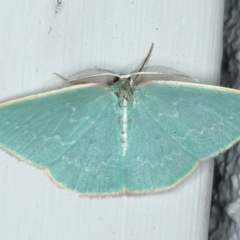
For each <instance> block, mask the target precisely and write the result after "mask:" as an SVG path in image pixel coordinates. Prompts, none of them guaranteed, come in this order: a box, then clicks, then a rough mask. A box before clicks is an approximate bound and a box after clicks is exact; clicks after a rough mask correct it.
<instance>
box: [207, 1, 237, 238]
mask: <svg viewBox="0 0 240 240" xmlns="http://www.w3.org/2000/svg"><path fill="white" fill-rule="evenodd" d="M223 39H224V42H223V46H224V49H223V61H222V76H221V85H222V86H226V87H232V88H236V89H240V1H239V0H226V2H225V19H224V38H223ZM209 239H210V240H239V239H240V144H237V145H235V146H234V147H233V148H232V149H230V150H229V151H228V152H226V153H225V154H222V155H221V156H219V157H218V158H217V159H216V161H215V170H214V183H213V194H212V206H211V218H210V227H209Z"/></svg>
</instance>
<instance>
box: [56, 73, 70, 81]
mask: <svg viewBox="0 0 240 240" xmlns="http://www.w3.org/2000/svg"><path fill="white" fill-rule="evenodd" d="M53 74H55V75H56V76H57V77H59V78H60V79H62V80H63V81H64V82H68V79H67V78H65V77H63V76H61V75H60V74H58V73H55V72H54V73H53Z"/></svg>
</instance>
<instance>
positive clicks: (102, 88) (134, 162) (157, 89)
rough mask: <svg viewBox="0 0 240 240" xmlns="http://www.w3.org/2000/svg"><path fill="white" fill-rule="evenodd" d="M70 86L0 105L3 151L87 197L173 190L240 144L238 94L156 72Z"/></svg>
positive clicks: (76, 78) (91, 74)
mask: <svg viewBox="0 0 240 240" xmlns="http://www.w3.org/2000/svg"><path fill="white" fill-rule="evenodd" d="M61 78H63V77H61ZM63 79H64V80H65V81H66V82H67V83H71V84H73V85H74V86H71V87H67V88H64V89H58V90H54V91H50V92H47V93H41V94H37V95H33V96H28V97H23V98H20V99H16V100H12V101H9V102H6V103H2V104H0V147H1V148H2V149H3V150H4V151H6V152H8V153H10V154H11V155H13V156H15V157H17V158H18V159H21V160H23V161H26V162H28V163H30V164H33V165H35V166H37V167H39V168H42V169H44V170H45V171H47V172H48V174H49V175H50V176H51V178H52V179H53V180H54V181H55V182H56V183H57V184H59V185H60V186H64V187H66V188H68V189H71V190H73V191H76V192H78V193H80V194H83V195H108V194H109V195H112V194H121V193H126V192H129V193H148V192H156V191H161V190H163V189H169V188H171V187H173V186H175V185H176V184H178V183H179V182H181V181H182V180H183V179H184V178H186V177H187V176H188V175H189V174H190V173H191V172H192V171H193V170H194V169H195V168H196V167H197V165H198V164H199V163H200V162H201V161H202V160H206V159H209V158H211V157H214V156H217V155H218V154H219V153H221V152H223V151H225V150H226V149H228V148H230V147H231V146H232V145H233V144H235V143H236V142H237V141H239V140H240V91H237V90H232V89H228V88H223V87H215V86H207V85H202V84H196V83H192V81H194V79H192V78H191V77H189V76H187V75H185V74H183V73H181V72H179V71H176V70H174V69H171V68H166V67H159V66H152V67H145V68H141V70H140V71H137V72H134V73H132V74H129V75H119V74H116V73H113V72H111V71H108V70H103V69H89V70H85V71H82V72H78V73H75V74H73V75H71V76H70V77H68V78H67V79H65V78H63ZM86 82H92V83H86ZM83 83H85V84H83Z"/></svg>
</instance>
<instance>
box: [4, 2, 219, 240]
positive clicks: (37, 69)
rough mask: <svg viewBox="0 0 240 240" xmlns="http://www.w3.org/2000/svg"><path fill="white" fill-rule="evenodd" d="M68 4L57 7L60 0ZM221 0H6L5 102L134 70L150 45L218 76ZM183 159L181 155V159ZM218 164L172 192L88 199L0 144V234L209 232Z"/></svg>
mask: <svg viewBox="0 0 240 240" xmlns="http://www.w3.org/2000/svg"><path fill="white" fill-rule="evenodd" d="M59 2H62V3H61V4H60V6H58V3H59ZM223 5H224V2H223V1H219V0H212V1H208V0H198V1H192V0H182V1H179V0H161V1H159V0H155V1H154V0H149V1H127V0H122V1H117V0H112V1H106V0H105V1H104V0H98V1H93V0H88V1H83V0H72V1H66V0H65V1H64V0H62V1H61V0H58V1H57V0H56V1H47V0H42V1H37V0H34V1H33V0H26V1H24V2H22V1H13V0H10V1H2V2H1V9H0V13H1V14H0V21H1V23H2V24H1V25H0V35H1V44H0V52H1V54H0V70H1V79H0V83H1V84H0V89H1V90H0V92H1V94H0V101H1V102H3V101H5V100H9V99H13V98H17V97H20V96H25V95H29V94H34V93H37V92H42V91H45V90H49V89H50V88H51V87H54V85H55V84H56V83H59V79H57V78H56V77H55V76H54V75H52V72H54V71H55V72H58V73H60V74H62V75H64V76H67V75H69V74H71V73H73V72H76V71H78V70H82V69H86V68H91V67H95V66H97V67H101V68H107V69H110V70H113V71H116V72H120V73H128V72H129V71H132V70H133V69H135V68H137V67H138V66H139V65H140V62H141V61H142V60H143V58H144V57H145V55H146V53H147V51H148V49H149V47H150V44H151V43H152V42H154V43H155V48H154V51H153V54H152V57H151V59H150V61H149V65H165V66H168V67H173V68H176V69H177V70H180V71H182V72H184V73H186V74H188V75H191V76H193V77H195V78H198V79H199V80H200V81H201V82H209V83H211V84H213V83H215V84H217V81H218V80H219V73H220V65H221V48H222V46H221V41H222V19H223ZM183 161H184V160H183ZM212 170H213V169H212V162H211V161H209V162H205V163H203V164H201V165H200V166H199V167H198V169H197V170H196V171H195V172H194V173H193V174H192V175H191V176H190V177H189V178H188V179H187V180H185V181H184V182H183V183H182V184H181V185H179V186H178V187H176V188H175V189H172V190H171V191H168V192H164V193H160V194H155V195H146V196H140V197H121V198H117V197H116V198H101V199H98V198H97V199H96V198H94V199H89V198H83V197H79V196H77V195H76V194H74V193H71V192H68V191H67V190H64V189H59V188H58V187H56V186H55V185H54V184H53V183H52V182H51V181H49V179H48V178H47V177H46V176H44V174H43V172H42V171H40V170H37V169H35V168H34V167H30V166H29V165H26V164H25V163H22V162H19V161H17V160H16V159H14V158H13V157H11V156H9V155H7V154H5V153H4V152H2V151H0V193H1V194H0V236H1V237H2V238H3V239H5V240H8V239H18V240H22V239H23V240H25V239H34V240H38V239H45V240H47V239H64V240H65V239H74V240H75V239H119V240H120V239H121V240H122V239H124V240H128V239H138V240H141V239H173V240H174V239H184V240H188V239H189V240H192V239H195V240H198V239H199V240H204V239H207V230H208V219H209V205H210V198H211V180H212Z"/></svg>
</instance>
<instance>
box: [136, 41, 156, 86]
mask: <svg viewBox="0 0 240 240" xmlns="http://www.w3.org/2000/svg"><path fill="white" fill-rule="evenodd" d="M153 46H154V43H152V44H151V47H150V49H149V51H148V54H147V56H146V57H145V59H144V61H143V64H142V66H141V67H140V68H139V70H138V72H141V71H142V70H143V68H144V66H145V64H146V62H147V61H148V59H149V58H150V56H151V53H152V50H153ZM138 76H139V75H136V77H135V78H134V79H133V82H135V81H136V79H137V77H138Z"/></svg>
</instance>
